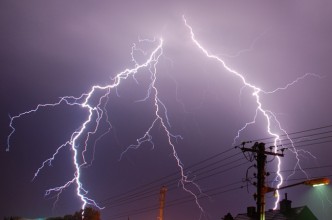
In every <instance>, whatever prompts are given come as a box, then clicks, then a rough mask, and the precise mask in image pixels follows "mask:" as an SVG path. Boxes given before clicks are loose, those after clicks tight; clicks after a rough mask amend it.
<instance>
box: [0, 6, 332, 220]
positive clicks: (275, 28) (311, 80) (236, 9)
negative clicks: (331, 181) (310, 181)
mask: <svg viewBox="0 0 332 220" xmlns="http://www.w3.org/2000/svg"><path fill="white" fill-rule="evenodd" d="M182 15H185V16H186V18H187V20H188V23H189V24H190V25H191V26H192V27H193V29H194V31H195V33H196V37H197V39H198V40H199V41H200V43H201V44H202V45H204V47H205V48H206V49H208V50H209V52H211V53H212V54H215V55H218V56H220V57H221V58H223V59H224V60H225V61H226V63H227V65H229V66H230V67H231V68H233V69H235V70H236V71H238V72H240V73H242V74H243V75H244V76H245V77H246V79H247V80H248V81H249V82H250V83H252V84H254V85H256V86H258V87H260V88H262V89H263V90H266V91H271V90H274V89H276V88H277V87H284V86H285V85H287V84H288V83H290V82H292V81H293V80H295V79H296V78H298V77H301V76H303V75H304V74H307V73H310V74H318V75H319V76H320V77H314V76H312V75H309V76H308V77H306V78H304V79H303V80H301V81H299V82H298V83H297V84H295V85H293V86H292V87H290V88H289V89H287V90H282V91H279V92H277V93H274V94H269V95H262V96H261V101H262V103H263V105H264V108H266V109H268V110H271V111H272V112H274V114H275V115H276V116H277V117H278V120H279V121H280V123H281V125H282V127H283V128H284V129H285V130H286V131H288V132H290V133H294V132H299V131H303V130H309V131H307V132H302V133H298V134H294V135H291V137H293V138H294V141H295V142H299V141H302V142H299V143H296V144H295V145H296V146H298V147H299V149H302V150H306V151H310V152H311V154H312V155H310V154H308V153H303V152H300V159H301V165H302V167H303V168H306V172H307V174H308V176H309V177H318V176H329V177H330V178H332V176H331V175H332V173H331V167H332V162H331V155H332V150H331V147H330V145H331V142H332V138H331V137H329V136H331V133H332V127H327V128H324V129H323V128H322V129H317V130H311V129H314V128H320V127H325V126H329V125H332V117H331V112H332V104H331V94H332V87H331V84H332V78H331V71H332V62H331V57H332V44H331V41H330V40H331V39H332V25H331V22H332V3H331V2H330V1H327V0H326V1H309V0H308V1H307V0H305V1H246V2H243V1H201V2H198V1H195V3H193V2H192V1H181V2H180V3H179V2H178V1H147V0H144V1H140V2H138V1H132V2H131V1H98V3H96V1H70V2H69V1H9V0H8V1H7V0H3V1H1V2H0V17H1V19H0V28H1V34H0V42H1V50H0V53H1V55H0V58H1V62H0V70H1V74H0V83H1V86H0V94H1V112H0V122H1V123H0V125H1V128H0V131H1V133H0V134H1V136H0V140H1V142H0V144H1V151H0V173H1V174H2V177H1V180H2V181H1V188H0V195H1V196H0V207H1V208H0V218H2V217H4V216H11V215H17V216H24V217H28V218H36V217H45V216H63V215H65V214H71V213H74V212H75V211H77V210H79V209H80V207H81V203H80V201H79V199H78V198H77V196H76V194H75V187H74V185H73V186H71V187H69V188H68V189H66V190H64V191H63V193H62V194H61V196H60V199H59V201H58V203H56V205H55V207H54V208H53V203H54V201H55V199H54V198H49V197H44V193H45V190H47V189H49V188H51V187H55V186H59V185H62V184H63V183H64V182H65V181H67V180H69V179H71V178H72V176H73V172H74V171H73V165H72V161H71V157H72V152H71V151H70V150H69V148H66V149H64V150H63V151H61V153H60V154H59V155H58V157H57V158H56V160H55V161H54V163H53V164H52V166H51V167H46V168H45V169H44V170H43V171H42V172H41V173H40V175H39V176H38V178H36V179H35V180H34V181H33V182H31V179H32V177H33V175H34V173H35V171H36V170H37V169H38V167H39V166H40V165H41V163H42V162H43V161H44V160H45V159H47V158H49V157H50V156H51V155H52V154H53V153H54V151H55V150H56V148H57V147H58V146H59V145H60V144H62V143H64V142H65V141H67V140H68V138H69V137H70V135H71V133H72V132H73V131H74V130H75V129H77V128H78V127H79V126H80V124H81V123H82V120H84V117H85V116H86V114H85V113H84V112H83V111H81V109H79V108H78V107H66V106H64V105H61V106H59V107H57V108H54V109H42V110H41V111H39V112H37V113H33V114H29V115H26V116H24V117H22V118H21V119H19V120H16V121H15V123H14V126H15V128H16V132H15V133H14V135H13V136H12V139H11V148H10V151H9V152H5V149H6V147H7V136H8V135H9V133H10V131H11V130H10V127H9V122H10V119H9V117H8V115H11V116H14V115H17V114H19V113H21V112H24V111H27V110H30V109H32V108H35V107H36V105H38V103H53V102H57V101H58V100H59V97H63V96H66V95H73V96H79V95H80V94H81V93H83V92H86V91H89V89H90V88H91V86H92V85H94V84H100V85H106V84H108V83H110V82H111V80H110V78H112V77H114V76H115V74H117V73H118V72H120V71H122V70H124V69H126V68H133V67H134V63H133V62H132V61H131V56H130V52H131V47H132V45H133V43H136V44H137V45H139V46H141V47H144V49H146V50H147V52H151V50H152V49H154V47H155V46H156V44H147V43H144V44H139V42H138V41H139V39H143V38H149V39H153V38H154V37H156V38H159V37H162V38H163V39H164V47H163V56H162V57H161V58H160V61H159V63H158V66H157V72H158V73H157V75H158V79H157V82H156V85H157V87H158V89H159V98H160V99H161V100H162V101H163V103H164V104H165V105H166V107H167V109H168V117H169V120H170V123H171V124H172V126H171V127H170V128H169V129H170V131H171V132H172V133H173V134H178V135H181V136H182V137H183V140H179V141H178V142H175V146H176V149H177V152H178V155H179V157H180V159H181V160H182V163H183V164H184V167H185V168H186V167H189V166H190V165H192V164H195V163H197V162H200V161H202V160H204V159H206V158H208V157H210V156H212V155H216V154H218V153H220V152H223V151H225V150H228V149H231V148H232V142H233V139H234V137H235V136H236V134H237V131H238V130H239V129H240V128H241V127H242V126H243V125H244V124H245V123H246V122H249V121H251V120H252V119H253V115H254V113H255V102H254V99H253V96H252V95H251V93H252V91H251V90H250V89H248V88H243V84H242V83H241V81H240V80H239V78H237V77H235V76H234V75H233V74H230V73H229V72H227V71H226V70H225V69H224V68H223V67H222V66H221V65H220V64H219V63H217V62H216V61H214V60H211V59H208V58H207V57H205V56H204V55H203V53H202V52H201V51H200V50H199V49H198V48H197V47H196V46H195V45H194V44H193V42H192V41H191V39H190V33H189V30H188V28H186V26H185V24H184V22H183V20H182ZM140 58H141V59H139V60H140V61H143V60H144V59H143V57H142V56H140ZM138 74H139V75H137V80H138V82H139V84H137V83H136V82H135V80H134V79H133V78H128V80H126V81H123V84H121V86H120V87H119V89H118V90H117V94H116V91H115V90H113V91H112V92H111V96H110V101H109V103H108V105H107V110H108V115H109V118H110V121H111V122H112V126H113V127H112V129H111V132H110V133H109V134H108V135H106V136H105V137H104V138H103V139H101V140H100V141H99V142H98V144H97V146H96V152H95V160H94V163H93V165H92V166H91V167H89V168H86V169H84V170H83V171H82V182H83V184H84V188H85V189H86V190H88V191H89V192H88V196H89V198H92V199H95V200H96V201H97V202H98V203H100V204H102V205H105V206H106V208H105V209H103V210H102V211H101V214H102V218H103V219H115V218H113V217H114V216H117V215H122V213H132V210H141V209H143V208H145V207H150V206H153V205H158V193H159V188H160V187H161V186H162V185H163V184H166V182H160V186H157V187H155V188H151V190H153V189H155V191H153V192H154V193H155V194H154V195H153V196H150V197H147V198H145V199H143V200H137V201H134V202H132V203H125V204H123V205H119V206H113V205H110V203H109V200H107V199H109V198H110V197H112V196H115V195H119V194H122V193H124V192H126V191H128V190H131V189H133V188H135V187H139V186H142V185H144V184H147V183H150V182H151V181H154V180H156V179H159V178H161V177H164V176H166V175H168V174H171V173H174V172H177V171H178V170H179V169H178V168H177V166H176V163H175V160H174V158H173V157H172V152H171V148H170V146H169V145H168V144H167V140H166V136H165V132H164V131H163V130H162V128H161V126H160V125H158V126H156V127H155V128H154V129H153V131H152V134H153V137H154V143H155V147H154V149H152V146H151V145H149V144H145V145H143V146H142V147H141V148H140V149H137V150H130V151H128V152H127V153H126V154H125V155H124V157H123V158H122V160H120V161H119V160H118V159H119V157H120V154H121V152H122V151H123V150H124V149H126V147H127V146H128V145H130V144H135V142H136V139H137V138H139V137H141V136H142V135H143V134H144V132H145V131H146V130H147V128H148V126H149V125H150V124H151V120H152V116H153V113H154V112H153V111H154V107H153V103H152V100H151V99H148V100H146V101H145V102H137V100H141V99H142V98H144V96H145V95H146V93H147V92H146V91H147V85H148V82H149V74H148V72H147V71H146V70H144V71H141V72H139V73H138ZM273 128H274V129H275V127H273ZM101 129H105V127H101ZM276 131H277V129H276ZM278 132H279V130H278ZM280 134H281V133H280ZM318 134H319V135H318ZM302 136H305V137H303V138H296V137H302ZM265 137H269V135H268V134H267V132H266V121H265V120H264V118H263V117H258V118H257V123H256V124H255V125H252V126H250V127H249V128H248V129H247V130H245V131H244V132H243V133H242V134H241V136H240V138H239V139H238V141H237V144H239V143H241V142H242V141H249V140H256V139H261V138H265ZM312 139H316V140H312ZM268 141H269V140H267V141H266V142H268ZM320 142H325V143H320ZM285 143H288V142H285ZM305 145H306V146H305ZM246 146H247V147H250V145H246ZM268 146H269V145H268ZM285 146H286V145H285ZM287 146H288V145H287ZM90 153H91V152H90ZM236 153H240V150H239V149H233V150H230V151H229V152H227V153H224V154H222V155H220V156H219V157H218V158H216V159H215V160H211V161H210V162H214V161H218V160H219V161H221V163H219V164H224V165H225V166H224V168H218V169H215V170H214V171H213V172H218V171H222V170H225V171H224V172H221V173H220V174H218V175H213V176H211V177H209V178H205V179H200V178H203V177H204V176H207V174H209V173H208V172H207V171H206V170H205V171H203V172H202V171H196V169H194V168H193V169H190V170H189V171H191V172H190V177H191V178H194V177H195V178H196V179H197V181H196V183H197V184H199V185H200V187H201V189H202V191H203V193H205V192H206V194H207V195H209V196H210V197H209V198H206V197H205V198H202V199H201V200H200V203H201V205H202V207H203V208H204V210H205V216H204V219H220V218H221V217H222V216H223V215H225V214H226V213H227V212H231V213H232V214H233V215H236V214H237V213H243V212H245V211H246V207H247V206H255V201H254V200H253V197H252V195H253V193H254V192H255V188H254V187H253V186H251V185H249V187H248V190H247V187H246V183H241V180H243V179H244V178H245V176H246V171H247V168H248V167H249V166H250V165H251V164H252V163H249V162H248V163H247V164H245V165H241V166H238V167H236V166H237V165H238V164H241V163H243V162H245V161H246V160H245V159H244V157H243V155H242V154H239V155H237V156H236V157H234V158H231V159H226V158H228V157H230V156H232V155H234V154H236ZM285 154H286V155H285V157H284V158H282V164H283V165H282V167H281V169H282V170H284V171H286V170H290V169H292V168H293V167H294V166H295V162H296V160H295V159H296V158H295V156H294V154H293V153H292V152H291V151H290V150H288V151H286V152H285ZM89 155H91V154H89ZM90 159H91V158H90ZM234 159H235V160H239V161H238V162H235V163H234V162H233V163H230V162H232V161H234ZM269 159H273V158H269ZM227 164H228V165H227ZM226 165H227V166H226ZM203 166H204V164H202V165H201V166H200V167H203ZM216 166H217V165H215V166H213V167H210V168H208V169H210V170H212V169H214V167H216ZM315 167H316V168H315ZM317 167H318V168H317ZM267 169H268V171H269V172H271V173H272V175H271V176H270V177H269V178H268V181H272V180H273V177H274V173H273V172H275V169H276V160H273V161H272V162H271V163H268V166H267ZM227 170H228V171H227ZM253 172H254V170H253V169H250V171H249V176H252V175H253ZM289 174H290V172H289V171H288V172H284V175H285V177H287V176H288V175H289ZM174 177H177V178H178V177H179V176H178V175H175V176H174ZM305 177H306V176H305V175H304V174H303V173H302V172H300V171H296V174H295V175H293V176H292V177H290V178H289V182H288V184H291V183H295V182H296V181H301V178H302V179H303V178H305ZM231 183H237V184H234V185H231V186H228V187H223V186H226V185H229V184H231ZM269 184H271V182H269ZM166 185H167V186H168V187H169V188H170V190H169V191H168V192H167V196H166V197H167V199H166V205H167V204H171V202H172V201H175V200H176V199H179V198H182V197H187V196H189V194H188V193H185V192H184V191H183V190H181V187H177V182H176V181H175V182H174V181H173V185H168V184H166ZM285 185H287V183H285ZM240 186H245V187H244V188H243V189H240V188H239V187H240ZM216 187H220V189H219V192H221V191H228V190H230V189H232V188H238V189H236V190H233V191H229V192H224V193H220V194H217V195H214V193H213V192H211V193H209V192H210V191H209V190H211V189H213V188H216ZM173 188H174V189H173ZM284 192H285V191H282V192H281V194H283V193H284ZM286 192H287V193H288V198H289V199H291V200H292V201H293V203H292V205H293V206H302V205H307V206H308V207H309V208H310V209H311V210H312V211H313V212H314V214H315V215H316V216H317V217H318V219H323V220H324V219H326V220H327V219H331V217H332V187H331V186H328V187H325V188H324V189H321V190H320V189H314V188H309V187H305V186H299V187H296V188H290V189H288V190H287V191H286ZM149 193H150V192H149ZM149 193H146V194H147V195H149ZM189 199H192V197H189ZM266 199H267V209H270V208H272V207H273V203H274V201H275V199H274V198H273V197H272V195H268V196H267V198H266ZM200 214H201V213H200V210H199V209H198V208H197V206H196V205H195V202H194V200H193V199H192V200H191V201H189V202H187V203H181V204H177V205H173V206H171V207H169V208H167V209H165V219H199V216H200ZM128 215H129V216H131V218H130V219H137V220H141V219H154V218H156V216H157V210H152V211H148V212H144V213H142V214H139V215H131V214H128ZM118 219H127V215H124V217H122V218H118Z"/></svg>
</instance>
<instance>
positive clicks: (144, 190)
mask: <svg viewBox="0 0 332 220" xmlns="http://www.w3.org/2000/svg"><path fill="white" fill-rule="evenodd" d="M329 127H332V125H328V126H322V127H318V128H313V129H307V130H302V131H298V132H292V133H289V135H294V134H300V133H304V132H309V131H316V130H320V129H326V128H329ZM330 132H332V131H327V132H320V133H315V134H309V135H304V136H301V137H293V138H292V139H299V138H306V137H312V136H317V135H320V134H327V133H330ZM281 136H286V135H281ZM329 137H332V136H329ZM329 137H321V138H316V139H314V140H321V139H324V138H329ZM267 139H271V137H270V138H265V140H267ZM257 140H264V139H257ZM257 140H255V141H257ZM284 140H288V139H284ZM314 140H303V141H301V143H304V142H309V141H314ZM328 142H332V141H325V142H319V143H311V144H308V145H301V146H297V148H298V147H304V146H309V145H314V144H320V143H328ZM297 143H300V142H296V143H294V144H297ZM287 144H290V143H287ZM287 144H285V145H287ZM233 149H234V148H229V149H227V150H225V151H222V152H220V153H218V154H215V155H212V156H210V157H208V158H206V159H204V160H202V161H199V162H197V163H194V164H192V165H190V166H188V167H187V168H185V170H186V171H187V170H189V169H192V168H194V167H197V166H199V165H201V164H203V163H205V162H208V161H211V160H213V159H215V158H217V157H219V156H221V155H223V154H225V153H228V152H230V151H231V150H233ZM236 155H237V154H234V155H231V156H229V157H227V158H226V159H229V158H232V157H234V156H236ZM226 159H220V160H218V161H215V162H212V163H209V164H208V165H205V166H204V167H200V168H197V169H196V170H194V171H192V173H194V172H198V171H201V172H199V173H198V174H196V176H199V175H201V174H207V173H209V172H212V171H215V170H217V169H219V168H222V167H224V166H227V165H229V164H231V163H234V162H235V161H231V162H230V163H227V164H221V165H219V166H218V167H214V168H211V169H208V170H206V171H204V169H206V168H209V167H211V166H214V165H216V164H218V163H220V162H221V161H224V160H226ZM237 161H238V160H237ZM244 164H245V163H242V164H238V165H236V166H234V167H231V168H229V169H224V170H221V171H216V172H214V173H211V174H209V175H205V176H200V177H199V178H196V179H195V181H199V180H202V179H206V178H209V177H212V176H215V175H218V174H221V173H224V172H227V171H229V170H230V169H234V168H237V167H239V166H241V165H244ZM173 176H177V177H176V178H172V179H171V180H167V179H168V178H171V177H173ZM164 180H165V181H166V180H167V181H166V182H165V181H164ZM178 180H179V173H178V172H173V173H171V174H169V175H167V176H164V177H161V178H159V179H157V180H154V181H152V182H150V183H148V184H144V185H141V186H138V187H135V188H133V189H131V190H129V191H127V192H125V193H121V194H118V195H116V196H112V197H109V198H107V199H104V200H103V201H102V202H101V203H105V204H106V205H107V204H108V205H110V204H112V203H115V202H117V203H120V205H124V204H128V203H130V202H134V201H137V200H141V199H144V198H147V197H150V196H154V195H156V193H155V192H156V191H155V190H154V189H152V188H154V187H160V182H162V181H164V183H168V184H171V185H172V184H174V182H178ZM151 185H152V186H151ZM163 185H164V184H163ZM165 185H166V184H165ZM174 188H176V187H173V188H171V189H174ZM137 190H139V191H138V192H137ZM148 193H150V194H148ZM111 200H112V201H111ZM130 200H131V201H130ZM114 206H117V205H114ZM110 207H113V205H111V206H110Z"/></svg>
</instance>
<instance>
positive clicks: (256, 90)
mask: <svg viewBox="0 0 332 220" xmlns="http://www.w3.org/2000/svg"><path fill="white" fill-rule="evenodd" d="M182 18H183V21H184V24H185V26H186V27H187V28H188V29H189V31H190V37H191V40H192V42H193V43H194V45H196V46H197V47H198V49H199V50H200V51H201V52H202V53H203V54H204V55H205V56H206V57H208V58H210V59H213V60H215V61H217V62H218V63H220V64H221V65H222V67H223V68H224V69H226V70H227V72H229V73H230V74H233V75H234V76H235V77H237V78H239V79H240V81H242V83H243V87H242V88H241V91H242V89H243V88H245V87H247V88H250V89H251V90H252V95H253V96H254V98H255V102H256V106H257V107H256V111H255V114H254V116H253V119H252V121H250V122H247V123H245V125H244V126H243V127H242V128H240V129H239V130H238V133H237V135H236V136H235V138H234V141H233V145H234V144H235V142H236V140H237V139H238V138H239V137H240V134H241V132H242V131H244V130H245V129H246V128H247V127H248V126H250V125H252V124H254V123H256V118H257V116H258V115H259V114H260V115H262V116H264V118H265V119H266V130H267V132H268V133H269V134H270V135H271V136H272V137H273V138H274V146H278V145H280V144H281V139H280V136H279V135H278V134H277V133H276V132H274V131H272V128H271V126H272V124H273V125H276V126H277V128H278V129H279V131H281V132H282V133H284V134H286V137H287V138H288V139H289V140H290V142H291V146H292V147H291V148H292V152H293V153H294V154H295V157H296V159H297V162H296V164H295V167H294V172H295V168H297V167H298V168H300V170H302V172H303V173H304V174H305V175H306V176H307V174H306V173H305V171H304V170H303V169H302V167H301V165H300V159H299V152H298V150H297V149H296V148H295V146H294V143H293V141H292V139H291V138H290V137H289V135H288V134H287V131H286V130H285V129H283V128H282V126H281V124H280V122H279V121H278V119H277V117H276V115H275V114H274V113H273V112H272V111H270V110H268V109H265V108H264V107H263V104H262V102H261V96H260V95H261V94H272V93H275V92H278V91H281V90H286V89H287V88H289V87H290V86H292V85H294V84H295V83H297V82H298V81H300V80H302V79H304V78H306V77H308V76H314V77H319V78H321V77H320V76H319V75H317V74H314V73H306V74H304V75H303V76H301V77H299V78H297V79H296V80H294V81H293V82H291V83H288V84H287V85H286V86H284V87H280V88H277V89H275V90H272V91H264V90H262V89H261V88H260V87H258V86H256V85H254V84H252V83H250V82H248V81H247V79H246V78H245V77H244V75H243V74H242V73H239V72H238V71H236V70H235V69H232V68H231V67H229V66H228V65H227V64H226V62H225V61H224V60H223V59H221V58H220V57H218V56H216V55H213V54H211V53H209V52H208V50H207V49H205V48H204V47H203V46H202V44H200V43H199V42H198V40H197V39H196V37H195V34H194V31H193V28H192V27H191V26H190V25H189V24H188V22H187V20H186V18H185V16H182ZM277 151H278V149H277V147H275V148H274V152H275V153H276V152H277ZM280 168H281V160H280V157H279V156H277V172H276V173H277V176H276V181H277V182H278V184H277V189H278V188H279V187H280V186H281V185H282V184H283V181H284V178H283V176H282V175H281V173H280ZM293 174H294V173H293ZM293 174H291V175H293ZM307 177H308V176H307ZM276 196H277V199H276V201H275V205H274V209H276V208H277V205H278V202H279V197H280V196H279V192H278V190H277V192H276Z"/></svg>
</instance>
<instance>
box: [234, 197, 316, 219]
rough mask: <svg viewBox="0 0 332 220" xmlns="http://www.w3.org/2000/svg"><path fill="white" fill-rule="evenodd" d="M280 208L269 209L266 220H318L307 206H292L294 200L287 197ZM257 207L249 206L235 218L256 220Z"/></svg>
mask: <svg viewBox="0 0 332 220" xmlns="http://www.w3.org/2000/svg"><path fill="white" fill-rule="evenodd" d="M279 204H280V210H269V211H266V212H265V219H266V220H276V219H278V220H318V218H317V217H316V216H315V215H314V214H313V213H312V212H311V211H310V209H309V208H308V207H307V206H301V207H296V208H292V201H290V200H288V199H287V194H285V199H283V200H282V201H281V202H280V203H279ZM256 219H257V215H256V210H255V207H248V208H247V213H244V214H238V215H237V216H236V217H235V218H234V220H256Z"/></svg>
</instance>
